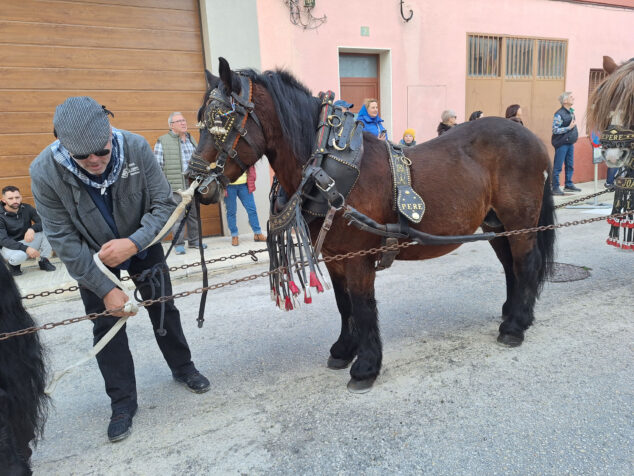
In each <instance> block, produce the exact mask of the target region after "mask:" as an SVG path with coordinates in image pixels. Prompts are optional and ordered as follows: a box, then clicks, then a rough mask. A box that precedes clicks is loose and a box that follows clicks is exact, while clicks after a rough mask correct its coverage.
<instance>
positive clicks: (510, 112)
mask: <svg viewBox="0 0 634 476" xmlns="http://www.w3.org/2000/svg"><path fill="white" fill-rule="evenodd" d="M505 117H506V118H507V119H510V120H511V121H513V122H517V123H518V124H521V125H524V123H523V122H522V108H521V107H520V105H519V104H511V105H510V106H509V107H507V108H506V114H505Z"/></svg>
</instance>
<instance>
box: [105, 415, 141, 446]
mask: <svg viewBox="0 0 634 476" xmlns="http://www.w3.org/2000/svg"><path fill="white" fill-rule="evenodd" d="M135 413H136V410H135V411H133V412H132V413H126V412H121V413H117V414H115V415H113V416H112V418H111V419H110V424H109V425H108V439H109V440H110V442H111V443H115V442H116V441H121V440H125V439H126V438H127V437H128V436H130V434H131V433H132V417H133V416H134V414H135Z"/></svg>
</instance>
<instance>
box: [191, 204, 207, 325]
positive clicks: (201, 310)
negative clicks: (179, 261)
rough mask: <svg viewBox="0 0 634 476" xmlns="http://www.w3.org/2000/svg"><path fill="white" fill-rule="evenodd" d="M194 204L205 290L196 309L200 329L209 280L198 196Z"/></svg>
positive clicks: (203, 318)
mask: <svg viewBox="0 0 634 476" xmlns="http://www.w3.org/2000/svg"><path fill="white" fill-rule="evenodd" d="M194 204H195V206H196V215H197V218H196V219H197V220H198V250H199V251H200V266H201V267H202V269H203V288H204V289H205V290H204V291H203V292H202V295H201V296H200V306H199V307H198V318H197V319H196V321H197V322H198V327H199V328H201V327H202V326H203V323H204V322H205V303H206V302H207V287H208V286H209V280H208V279H207V263H205V250H204V249H203V227H202V223H201V220H200V200H198V196H197V195H196V196H195V197H194Z"/></svg>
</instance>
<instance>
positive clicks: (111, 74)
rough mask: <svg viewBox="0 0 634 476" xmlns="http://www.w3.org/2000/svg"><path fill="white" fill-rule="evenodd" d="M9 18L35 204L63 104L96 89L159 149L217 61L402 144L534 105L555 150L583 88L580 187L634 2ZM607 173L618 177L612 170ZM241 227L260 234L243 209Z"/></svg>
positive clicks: (14, 122) (496, 1) (382, 4)
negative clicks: (600, 95) (282, 81)
mask: <svg viewBox="0 0 634 476" xmlns="http://www.w3.org/2000/svg"><path fill="white" fill-rule="evenodd" d="M3 7H4V8H2V11H0V186H5V185H9V184H13V185H17V186H18V187H20V188H21V190H22V191H23V195H25V197H26V201H27V202H31V203H32V199H31V197H30V195H31V194H30V179H29V177H28V168H29V165H30V162H31V161H32V160H33V159H34V158H35V156H36V155H37V154H38V153H39V151H40V150H41V149H42V148H43V147H45V146H46V145H47V144H48V143H50V142H52V141H53V139H54V138H53V136H52V117H53V112H54V109H55V106H56V105H57V104H60V103H61V102H63V101H64V99H65V98H66V97H68V96H71V95H90V96H93V97H94V98H95V99H96V100H97V101H99V102H101V103H103V104H105V105H107V106H108V108H109V109H111V110H112V111H113V112H114V113H115V118H114V119H113V120H112V122H113V125H115V126H116V127H121V128H124V129H128V130H131V131H133V132H137V133H139V134H142V135H143V136H145V137H146V138H147V139H148V142H150V144H152V145H153V144H154V142H155V140H156V138H157V137H158V136H160V135H161V134H163V133H165V131H166V130H167V117H168V115H169V113H170V112H172V111H181V112H182V113H183V114H184V115H185V117H186V119H187V120H188V123H189V125H190V130H191V131H192V132H193V133H194V135H196V133H197V131H195V128H194V125H195V123H196V113H197V110H198V107H199V106H200V102H201V100H202V95H203V93H204V88H205V81H204V75H203V69H204V68H205V67H207V68H208V69H209V70H211V71H212V72H214V73H217V68H218V57H219V56H223V57H225V58H227V60H228V61H229V63H230V64H231V66H232V67H233V68H234V69H239V68H254V69H257V70H266V69H275V68H283V69H287V70H288V71H290V72H291V73H293V74H294V75H295V76H296V77H297V78H298V79H299V80H300V81H302V82H303V83H304V84H305V85H306V86H307V87H308V88H309V89H311V90H312V91H313V93H314V94H317V93H318V92H319V91H322V90H328V89H331V90H333V91H335V92H336V93H337V96H338V97H343V98H344V99H347V100H348V101H350V102H353V103H354V104H355V108H354V111H358V110H359V107H360V106H361V101H362V100H363V98H366V97H376V98H377V99H378V100H379V103H380V114H381V117H383V118H384V120H385V126H386V127H387V129H388V131H389V137H390V139H393V140H395V141H398V140H399V139H400V138H401V136H402V133H403V131H404V130H405V129H406V128H413V129H415V131H416V140H417V141H419V142H421V141H424V140H428V139H432V138H433V137H435V135H436V126H437V124H438V122H439V121H440V114H441V112H442V111H443V110H445V109H453V110H455V111H456V112H457V114H458V120H459V122H462V121H465V120H466V119H467V118H468V117H469V114H470V113H471V112H472V111H474V110H476V109H480V110H483V111H484V113H485V114H486V115H489V116H490V115H503V113H504V110H505V109H506V106H508V105H509V104H513V103H518V104H520V105H521V106H522V110H523V113H524V123H525V124H526V126H527V127H529V128H530V129H531V130H533V131H534V132H535V133H536V134H537V135H538V136H539V137H540V138H541V139H542V140H544V142H545V143H546V144H547V147H548V149H549V151H550V152H551V156H552V154H553V149H552V147H551V146H550V127H551V122H552V114H553V113H554V111H555V110H556V109H558V107H559V104H558V102H557V96H558V95H559V94H560V93H561V92H563V91H566V90H567V91H572V92H573V93H574V94H575V97H576V102H575V106H574V107H575V110H576V113H577V121H578V122H579V123H581V127H580V136H581V138H580V140H579V142H578V145H577V146H576V151H575V154H576V161H575V177H574V180H575V181H576V182H583V181H587V180H591V179H592V178H593V172H594V168H593V165H592V161H591V151H590V146H589V141H588V139H587V137H586V134H587V131H585V126H584V118H585V109H586V106H587V100H588V94H589V92H590V90H591V88H592V87H593V86H594V85H595V84H596V82H597V81H598V80H599V79H600V77H601V74H602V73H601V64H602V57H603V55H609V56H611V57H612V58H614V59H615V60H616V61H617V62H621V61H624V60H627V59H629V58H630V57H632V55H633V52H634V36H633V35H631V34H628V33H627V32H628V31H631V25H632V24H634V0H613V1H608V0H604V1H600V0H597V1H586V0H577V1H573V0H569V1H559V0H453V1H452V2H450V3H447V2H438V1H435V0H407V1H405V2H400V1H397V0H389V1H388V0H346V1H344V2H341V1H339V0H235V1H226V0H198V1H197V0H112V1H108V2H94V0H4V1H3ZM599 170H600V174H601V175H600V176H604V174H605V167H604V165H601V166H600V169H599ZM257 171H258V182H257V185H258V190H257V191H256V203H257V205H258V211H259V215H260V220H261V221H262V222H264V221H265V220H266V217H267V216H268V188H269V187H268V185H269V182H270V171H269V168H268V165H267V164H266V161H262V162H261V163H259V164H258V166H257ZM239 210H240V211H239V213H240V214H241V215H239V227H240V230H241V231H242V232H246V231H248V230H249V228H248V224H247V218H246V213H243V210H242V209H241V207H239ZM223 213H224V212H223V211H222V208H221V207H213V206H209V207H205V208H204V211H203V221H204V224H203V231H204V233H205V234H206V235H214V234H221V233H223V232H224V233H225V234H226V232H227V230H226V224H225V223H223V222H224V220H223Z"/></svg>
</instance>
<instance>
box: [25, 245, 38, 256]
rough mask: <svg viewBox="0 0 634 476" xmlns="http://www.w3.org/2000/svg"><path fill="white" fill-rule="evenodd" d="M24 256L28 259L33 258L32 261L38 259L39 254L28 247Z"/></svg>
mask: <svg viewBox="0 0 634 476" xmlns="http://www.w3.org/2000/svg"><path fill="white" fill-rule="evenodd" d="M26 255H27V256H28V257H29V258H33V259H35V258H39V256H40V252H39V251H37V250H36V249H35V248H31V247H30V246H29V247H28V248H27V249H26Z"/></svg>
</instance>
